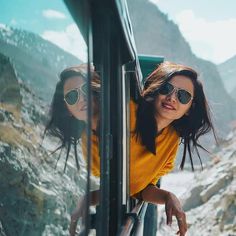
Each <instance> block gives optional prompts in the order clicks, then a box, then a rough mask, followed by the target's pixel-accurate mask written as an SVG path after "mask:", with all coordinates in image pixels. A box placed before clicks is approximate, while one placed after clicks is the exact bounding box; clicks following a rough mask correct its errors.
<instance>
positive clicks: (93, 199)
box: [69, 190, 99, 236]
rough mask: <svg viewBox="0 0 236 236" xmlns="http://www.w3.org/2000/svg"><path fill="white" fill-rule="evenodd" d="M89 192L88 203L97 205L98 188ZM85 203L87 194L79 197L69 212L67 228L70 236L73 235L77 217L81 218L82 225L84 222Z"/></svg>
mask: <svg viewBox="0 0 236 236" xmlns="http://www.w3.org/2000/svg"><path fill="white" fill-rule="evenodd" d="M89 194H90V196H89V197H90V203H89V205H97V204H98V203H99V190H95V191H92V192H90V193H89ZM86 203H87V195H85V196H83V197H81V198H80V199H79V201H78V203H77V206H76V208H75V210H74V211H73V212H72V214H71V221H70V228H69V232H70V236H75V234H76V227H77V223H78V220H79V218H82V224H83V225H84V224H85V214H86Z"/></svg>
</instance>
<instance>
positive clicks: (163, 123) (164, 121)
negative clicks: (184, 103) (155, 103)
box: [156, 117, 172, 133]
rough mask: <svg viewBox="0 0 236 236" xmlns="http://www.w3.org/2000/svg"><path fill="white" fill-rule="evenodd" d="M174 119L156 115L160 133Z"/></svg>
mask: <svg viewBox="0 0 236 236" xmlns="http://www.w3.org/2000/svg"><path fill="white" fill-rule="evenodd" d="M171 122H172V121H171V120H167V119H163V118H161V117H156V124H157V129H158V130H157V132H158V133H160V132H161V131H162V130H163V129H164V128H165V127H167V126H168V125H169V124H170V123H171Z"/></svg>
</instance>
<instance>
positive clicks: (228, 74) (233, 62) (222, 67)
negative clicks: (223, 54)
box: [218, 56, 236, 101]
mask: <svg viewBox="0 0 236 236" xmlns="http://www.w3.org/2000/svg"><path fill="white" fill-rule="evenodd" d="M218 70H219V72H220V74H221V77H222V79H223V80H224V84H225V88H226V89H227V91H228V92H229V93H230V95H231V96H232V97H233V98H234V100H235V101H236V56H234V57H232V58H230V59H228V60H227V61H225V62H223V63H221V64H219V65H218Z"/></svg>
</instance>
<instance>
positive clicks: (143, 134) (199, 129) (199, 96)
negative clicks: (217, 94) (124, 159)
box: [135, 62, 216, 170]
mask: <svg viewBox="0 0 236 236" xmlns="http://www.w3.org/2000/svg"><path fill="white" fill-rule="evenodd" d="M176 75H182V76H186V77H188V78H189V79H190V80H191V81H192V83H193V86H194V98H193V101H192V105H191V107H190V110H189V112H188V115H184V116H182V117H181V118H180V119H178V120H175V121H173V122H172V123H171V125H172V126H173V127H174V129H175V130H176V131H177V133H178V135H179V136H180V137H181V142H182V143H183V145H184V150H183V157H182V161H181V164H180V168H181V169H183V168H184V164H185V160H186V153H187V152H188V154H189V157H190V162H191V167H192V170H194V166H193V159H192V151H193V150H195V151H196V153H197V155H198V157H199V160H200V163H201V165H202V162H201V158H200V155H199V151H198V147H200V148H202V149H204V150H205V151H207V150H206V149H205V148H204V147H202V146H201V145H200V144H199V142H198V140H199V138H200V137H201V136H202V135H204V134H206V133H208V132H209V131H211V130H212V131H213V134H214V137H215V139H216V135H215V131H214V127H213V124H212V121H211V117H210V109H209V106H208V103H207V99H206V96H205V94H204V91H203V86H202V83H201V81H199V79H198V74H197V72H196V71H195V70H193V69H192V68H190V67H187V66H184V65H180V64H175V63H171V62H164V63H162V64H160V65H159V66H158V67H157V69H156V70H154V71H153V72H152V73H151V74H150V75H149V76H148V77H147V78H146V80H145V83H144V90H143V93H142V96H141V97H140V99H139V101H138V109H137V121H136V128H135V135H136V138H141V141H142V143H143V145H145V146H146V148H147V149H148V150H149V151H150V152H152V153H153V154H156V145H155V138H156V136H157V135H158V134H157V130H158V129H157V125H156V120H155V110H154V101H155V98H156V96H158V89H159V88H160V87H161V86H162V85H163V84H165V83H167V82H168V81H170V80H171V79H172V78H173V77H174V76H176Z"/></svg>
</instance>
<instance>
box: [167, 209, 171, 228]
mask: <svg viewBox="0 0 236 236" xmlns="http://www.w3.org/2000/svg"><path fill="white" fill-rule="evenodd" d="M166 224H167V225H169V226H171V224H172V208H169V207H167V208H166Z"/></svg>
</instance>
